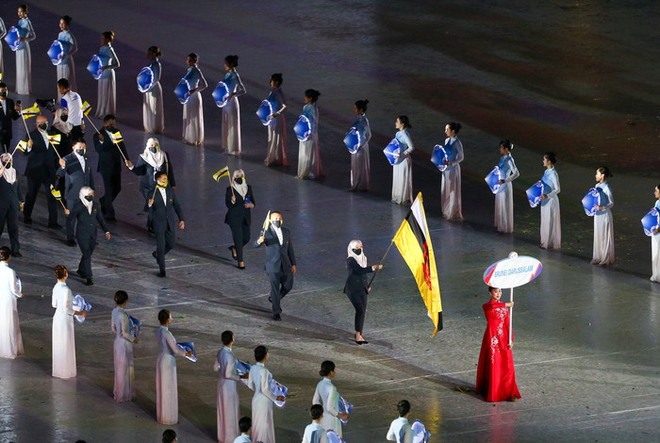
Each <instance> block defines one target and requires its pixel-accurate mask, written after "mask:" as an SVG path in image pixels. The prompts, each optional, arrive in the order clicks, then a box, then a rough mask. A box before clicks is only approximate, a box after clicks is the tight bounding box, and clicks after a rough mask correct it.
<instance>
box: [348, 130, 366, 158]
mask: <svg viewBox="0 0 660 443" xmlns="http://www.w3.org/2000/svg"><path fill="white" fill-rule="evenodd" d="M363 143H364V137H363V136H362V134H361V133H360V131H358V129H357V128H356V127H355V126H353V127H352V128H351V129H350V130H349V131H348V132H347V133H346V137H344V144H345V145H346V148H348V152H350V153H351V154H355V153H357V152H358V150H359V149H360V146H362V144H363Z"/></svg>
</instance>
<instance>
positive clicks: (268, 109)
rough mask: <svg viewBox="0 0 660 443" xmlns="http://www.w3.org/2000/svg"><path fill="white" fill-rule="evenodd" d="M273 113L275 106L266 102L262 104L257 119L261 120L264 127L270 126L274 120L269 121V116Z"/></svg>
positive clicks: (258, 109)
mask: <svg viewBox="0 0 660 443" xmlns="http://www.w3.org/2000/svg"><path fill="white" fill-rule="evenodd" d="M272 113H273V105H272V104H271V103H270V102H269V101H268V100H264V101H262V102H261V104H260V105H259V107H258V108H257V117H259V120H261V123H262V124H263V125H264V126H268V125H269V124H270V123H271V121H272V120H269V119H268V116H269V115H271V114H272Z"/></svg>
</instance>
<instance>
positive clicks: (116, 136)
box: [110, 131, 124, 143]
mask: <svg viewBox="0 0 660 443" xmlns="http://www.w3.org/2000/svg"><path fill="white" fill-rule="evenodd" d="M110 136H111V137H112V142H113V143H121V142H123V141H124V137H123V136H122V135H121V132H119V131H117V132H114V133H111V134H110Z"/></svg>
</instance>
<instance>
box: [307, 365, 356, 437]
mask: <svg viewBox="0 0 660 443" xmlns="http://www.w3.org/2000/svg"><path fill="white" fill-rule="evenodd" d="M319 375H320V376H321V377H323V378H322V379H321V381H320V382H318V384H317V385H316V391H314V398H313V399H312V404H314V405H317V404H319V405H321V406H323V409H324V411H325V412H324V413H323V419H322V420H321V426H323V429H325V430H327V431H329V430H333V431H335V432H336V433H337V435H339V436H340V437H341V436H342V430H341V420H342V419H343V420H348V414H346V413H344V412H339V398H340V395H339V392H337V388H336V387H335V385H333V384H332V379H333V378H335V364H334V362H332V361H330V360H325V361H324V362H323V363H321V370H320V371H319Z"/></svg>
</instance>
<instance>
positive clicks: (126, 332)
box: [113, 315, 135, 343]
mask: <svg viewBox="0 0 660 443" xmlns="http://www.w3.org/2000/svg"><path fill="white" fill-rule="evenodd" d="M120 324H121V336H122V337H123V338H125V339H126V340H128V341H130V342H131V343H133V341H134V340H135V337H133V335H132V334H131V333H130V328H129V327H128V315H122V316H121V320H120ZM113 326H114V324H113Z"/></svg>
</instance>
